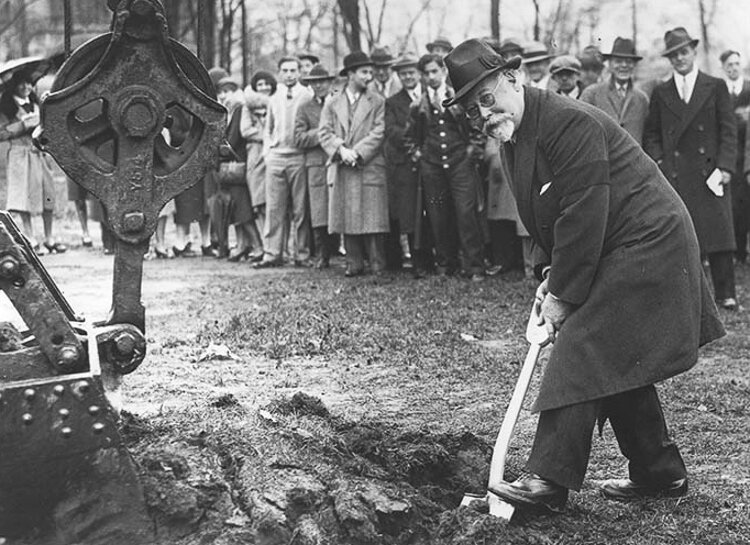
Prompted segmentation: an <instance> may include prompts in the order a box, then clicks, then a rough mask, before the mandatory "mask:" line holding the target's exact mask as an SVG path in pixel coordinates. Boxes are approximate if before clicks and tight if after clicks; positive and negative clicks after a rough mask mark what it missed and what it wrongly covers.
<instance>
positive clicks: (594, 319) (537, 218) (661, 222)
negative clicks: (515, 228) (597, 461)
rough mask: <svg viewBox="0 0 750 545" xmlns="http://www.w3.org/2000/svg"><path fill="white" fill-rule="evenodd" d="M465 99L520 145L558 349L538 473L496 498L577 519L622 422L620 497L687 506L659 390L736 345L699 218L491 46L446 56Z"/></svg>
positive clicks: (512, 160)
mask: <svg viewBox="0 0 750 545" xmlns="http://www.w3.org/2000/svg"><path fill="white" fill-rule="evenodd" d="M446 63H447V65H448V69H449V71H450V75H451V79H452V80H453V82H454V84H455V87H456V95H455V97H454V98H452V99H451V100H449V101H447V102H446V104H453V103H455V102H461V103H462V104H463V105H464V107H465V108H466V111H467V114H468V115H469V116H470V117H471V118H473V119H474V120H475V122H476V123H478V124H480V125H482V126H483V130H484V132H485V133H486V134H487V135H488V136H490V137H493V138H497V139H500V140H501V141H503V142H505V146H506V151H507V155H508V158H509V165H510V170H511V172H512V176H511V184H512V189H513V193H514V195H515V197H516V200H517V203H518V212H519V214H520V216H521V218H522V220H523V223H524V225H525V226H526V228H527V229H528V230H529V232H530V233H531V236H532V237H533V239H534V242H535V243H536V245H537V246H538V251H537V252H536V258H537V265H538V266H537V267H536V268H537V271H538V272H539V277H540V279H542V282H541V284H540V286H539V288H538V289H537V293H536V302H535V305H534V310H535V312H536V314H537V315H538V316H539V321H540V324H543V325H544V326H545V327H546V329H547V332H548V335H549V338H550V341H552V343H553V344H552V351H551V353H550V355H549V360H548V363H547V365H546V367H545V369H544V374H543V376H542V378H541V382H540V386H539V395H538V397H537V400H536V402H535V404H534V407H533V410H534V411H539V422H538V427H537V432H536V437H535V439H534V443H533V446H532V448H531V453H530V456H529V459H528V461H527V463H526V467H525V471H524V473H522V475H521V476H520V477H519V478H518V479H517V480H516V481H514V482H512V483H509V482H505V481H499V482H494V483H490V486H489V490H490V492H491V493H494V494H496V495H498V496H500V497H502V498H503V499H505V500H507V501H510V502H512V503H514V504H516V505H519V506H531V507H535V508H536V507H544V508H547V509H549V510H553V511H560V510H562V509H563V507H564V505H565V502H566V499H567V496H568V491H569V489H573V490H579V489H580V488H581V485H582V482H583V479H584V474H585V472H586V466H587V464H588V458H589V453H590V449H591V439H592V432H593V429H594V426H595V424H596V422H597V420H599V422H601V423H604V422H605V421H606V420H609V421H610V423H611V424H612V428H613V429H614V432H615V435H616V436H617V439H618V442H619V444H620V448H621V450H622V452H623V454H624V455H625V456H626V457H627V458H628V460H629V472H630V474H629V478H627V479H614V480H608V481H604V482H602V483H601V491H602V493H603V494H604V496H605V497H607V498H612V499H618V500H631V499H638V498H642V497H648V496H659V495H666V496H680V495H683V494H685V493H686V491H687V473H686V469H685V465H684V463H683V461H682V458H681V456H680V453H679V451H678V449H677V446H676V445H675V443H674V442H673V441H672V440H671V439H670V437H669V435H668V432H667V427H666V424H665V420H664V415H663V413H662V410H661V405H660V402H659V398H658V396H657V392H656V388H655V387H654V384H655V383H657V382H660V381H662V380H664V379H666V378H669V377H671V376H674V375H676V374H678V373H681V372H684V371H686V370H688V369H690V368H691V367H693V366H694V365H695V363H696V361H697V354H698V347H699V346H700V345H702V344H704V343H706V342H708V341H711V340H713V339H716V338H718V337H720V336H722V335H723V334H724V330H723V327H722V325H721V322H720V321H719V319H718V317H717V310H716V307H715V305H714V303H713V301H712V299H711V297H710V295H709V294H708V293H707V291H708V287H707V284H706V281H705V278H704V277H703V272H702V268H701V260H700V252H699V249H698V241H697V238H696V236H695V231H694V229H693V226H692V222H691V220H690V215H689V214H688V211H687V209H686V208H685V205H684V203H683V202H682V200H681V199H680V197H679V195H677V193H676V192H675V191H674V189H672V187H671V186H670V185H669V184H668V183H666V180H665V179H664V176H663V175H662V174H661V172H660V171H659V168H658V167H657V165H656V164H655V163H654V162H653V161H652V160H651V159H650V158H649V157H648V156H647V155H646V154H645V153H644V152H643V150H642V149H641V148H640V146H638V144H637V143H636V142H635V141H634V140H633V139H632V138H631V137H630V136H629V135H628V134H627V132H626V131H625V130H624V129H623V128H622V127H620V126H619V125H618V124H617V122H615V121H614V120H613V119H612V118H611V117H609V116H608V115H606V114H605V113H604V112H602V111H601V110H599V109H597V108H594V107H593V106H591V105H589V104H586V103H583V102H581V101H575V100H568V99H566V98H564V97H561V96H559V95H557V94H555V93H551V92H549V91H544V90H540V89H533V88H530V87H524V86H522V85H521V84H520V83H519V81H518V71H517V69H518V66H519V64H520V59H518V58H516V59H511V60H508V61H505V60H503V59H502V58H501V57H499V56H497V55H495V54H494V53H493V52H492V51H491V50H490V49H489V48H487V47H486V46H484V45H482V44H481V43H479V42H478V41H476V40H468V41H467V42H464V43H463V44H461V45H459V46H458V47H457V48H456V49H455V50H454V51H453V52H452V53H451V54H450V55H448V56H447V57H446Z"/></svg>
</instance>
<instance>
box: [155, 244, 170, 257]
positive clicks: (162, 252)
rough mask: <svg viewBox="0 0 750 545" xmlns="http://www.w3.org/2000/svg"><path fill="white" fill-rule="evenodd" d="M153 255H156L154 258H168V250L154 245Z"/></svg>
mask: <svg viewBox="0 0 750 545" xmlns="http://www.w3.org/2000/svg"><path fill="white" fill-rule="evenodd" d="M154 255H155V256H156V259H169V252H168V251H167V250H162V249H161V248H158V247H156V246H154Z"/></svg>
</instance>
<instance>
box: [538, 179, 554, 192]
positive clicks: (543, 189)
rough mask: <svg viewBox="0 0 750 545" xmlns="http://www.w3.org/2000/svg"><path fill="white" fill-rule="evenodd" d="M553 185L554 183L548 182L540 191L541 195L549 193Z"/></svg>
mask: <svg viewBox="0 0 750 545" xmlns="http://www.w3.org/2000/svg"><path fill="white" fill-rule="evenodd" d="M551 185H552V182H547V183H546V184H544V185H543V186H542V188H541V189H540V190H539V194H540V195H544V192H545V191H547V190H548V189H549V188H550V186H551Z"/></svg>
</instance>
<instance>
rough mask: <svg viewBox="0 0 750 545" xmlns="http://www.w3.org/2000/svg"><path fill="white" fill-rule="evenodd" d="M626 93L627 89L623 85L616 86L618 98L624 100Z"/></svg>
mask: <svg viewBox="0 0 750 545" xmlns="http://www.w3.org/2000/svg"><path fill="white" fill-rule="evenodd" d="M627 93H628V90H627V88H626V87H625V86H624V85H618V86H617V94H619V95H620V98H625V95H626V94H627Z"/></svg>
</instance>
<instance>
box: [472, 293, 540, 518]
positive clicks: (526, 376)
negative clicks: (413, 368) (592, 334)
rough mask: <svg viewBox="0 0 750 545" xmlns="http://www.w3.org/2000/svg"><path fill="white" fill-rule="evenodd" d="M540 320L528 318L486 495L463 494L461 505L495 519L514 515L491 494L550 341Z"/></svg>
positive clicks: (510, 506) (509, 508) (491, 466)
mask: <svg viewBox="0 0 750 545" xmlns="http://www.w3.org/2000/svg"><path fill="white" fill-rule="evenodd" d="M538 321H539V316H538V315H537V314H536V312H535V311H534V308H533V307H532V309H531V315H530V316H529V322H528V324H527V325H526V340H527V341H528V342H529V343H530V344H531V346H530V347H529V352H528V353H527V354H526V359H525V360H524V362H523V367H521V374H520V375H519V377H518V382H516V388H515V389H514V390H513V396H512V397H511V398H510V404H509V405H508V410H507V411H506V412H505V418H503V424H502V426H500V432H499V433H498V434H497V440H496V441H495V448H494V449H493V451H492V462H491V463H490V478H489V481H488V483H487V493H486V494H485V495H484V496H480V495H478V494H465V495H464V497H463V500H461V505H469V504H471V503H472V502H475V501H481V502H485V503H487V505H488V506H489V510H490V514H491V515H493V516H496V517H500V518H503V519H505V520H510V518H511V517H512V516H513V513H514V512H515V510H516V508H515V506H514V505H512V504H511V503H508V502H507V501H505V500H503V499H501V498H500V497H499V496H498V495H497V494H495V493H493V492H492V489H493V488H494V485H495V484H497V483H500V482H503V474H504V471H505V457H506V456H507V454H508V447H509V446H510V440H511V438H512V437H513V430H514V429H515V427H516V422H517V421H518V415H519V414H520V412H521V405H523V399H524V397H526V391H527V390H528V389H529V384H530V383H531V376H532V375H533V373H534V367H536V362H537V360H538V359H539V353H540V352H541V350H542V348H543V347H544V346H545V345H547V344H548V343H549V337H548V335H547V329H546V328H545V327H544V324H542V325H539V324H538V323H537V322H538Z"/></svg>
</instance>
